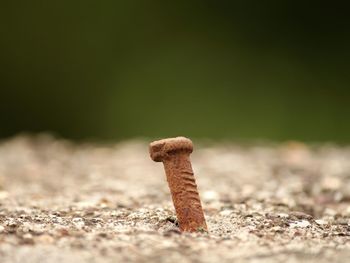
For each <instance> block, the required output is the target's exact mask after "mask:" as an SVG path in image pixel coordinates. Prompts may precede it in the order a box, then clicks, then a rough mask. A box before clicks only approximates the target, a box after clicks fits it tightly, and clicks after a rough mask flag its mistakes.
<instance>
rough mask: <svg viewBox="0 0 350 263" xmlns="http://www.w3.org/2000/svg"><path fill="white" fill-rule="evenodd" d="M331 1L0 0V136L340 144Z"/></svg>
mask: <svg viewBox="0 0 350 263" xmlns="http://www.w3.org/2000/svg"><path fill="white" fill-rule="evenodd" d="M345 2H346V1H343V2H339V3H337V1H335V2H332V1H328V2H322V1H321V2H320V1H292V0H287V1H258V0H255V1H243V0H240V1H209V0H207V1H204V0H202V1H190V0H188V1H62V0H61V1H2V2H1V4H0V5H1V7H0V49H1V53H0V91H1V93H0V137H7V136H12V135H14V134H17V133H19V132H41V131H51V132H54V133H55V134H58V135H60V136H64V137H68V138H73V139H91V138H92V139H100V140H110V139H112V140H119V139H124V138H130V137H140V136H142V137H143V136H147V137H169V136H174V135H185V136H190V137H197V138H212V139H233V140H242V139H243V140H246V139H247V140H251V139H253V140H256V139H267V140H303V141H335V142H341V143H349V142H350V103H349V102H350V23H349V21H350V16H349V8H348V7H347V6H345Z"/></svg>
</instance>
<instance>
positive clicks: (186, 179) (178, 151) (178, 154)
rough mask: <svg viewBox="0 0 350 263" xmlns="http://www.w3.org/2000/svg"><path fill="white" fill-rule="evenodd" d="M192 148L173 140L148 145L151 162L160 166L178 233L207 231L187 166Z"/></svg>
mask: <svg viewBox="0 0 350 263" xmlns="http://www.w3.org/2000/svg"><path fill="white" fill-rule="evenodd" d="M192 151H193V144H192V141H191V140H190V139H187V138H185V137H176V138H170V139H164V140H159V141H155V142H152V143H151V144H150V147H149V152H150V155H151V158H152V160H153V161H156V162H163V164H164V169H165V173H166V177H167V181H168V184H169V188H170V191H171V195H172V198H173V203H174V206H175V210H176V216H177V219H178V222H179V225H180V230H181V231H188V232H194V231H208V229H207V224H206V222H205V218H204V213H203V209H202V205H201V201H200V199H199V194H198V191H197V185H196V181H195V179H194V175H193V170H192V166H191V162H190V154H191V153H192Z"/></svg>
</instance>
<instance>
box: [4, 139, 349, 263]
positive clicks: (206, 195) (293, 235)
mask: <svg viewBox="0 0 350 263" xmlns="http://www.w3.org/2000/svg"><path fill="white" fill-rule="evenodd" d="M192 164H193V168H194V172H195V176H196V180H197V184H198V187H199V191H200V195H201V199H202V203H203V208H204V210H205V215H206V219H207V224H208V228H209V233H194V234H186V233H183V234H181V233H180V232H179V230H178V228H177V226H176V217H175V213H174V208H173V205H172V202H171V197H170V193H169V189H168V186H167V182H166V179H165V175H164V170H163V167H162V164H160V163H155V162H153V161H151V159H150V158H149V155H148V142H145V141H129V142H122V143H118V144H116V145H103V144H86V143H84V144H74V143H72V142H69V141H66V140H62V139H55V138H53V137H50V136H48V135H41V136H35V137H32V136H17V137H15V138H12V139H9V140H6V141H2V142H1V143H0V262H1V263H9V262H11V263H13V262H16V263H17V262H18V263H19V262H25V263H26V262H33V263H41V262H53V263H56V262H57V263H58V262H67V263H70V262H74V263H80V262H113V263H114V262H125V261H127V262H300V261H307V262H318V263H322V262H347V260H349V259H350V147H344V146H343V147H339V146H334V145H331V144H329V145H318V146H307V145H304V144H301V143H296V142H289V143H285V144H279V145H270V144H262V145H260V144H251V145H238V144H231V143H211V144H208V143H205V144H203V143H202V144H201V143H200V142H196V141H195V151H194V153H193V154H192Z"/></svg>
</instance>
